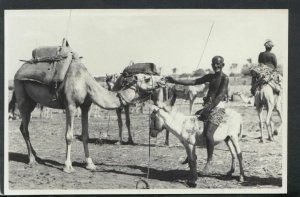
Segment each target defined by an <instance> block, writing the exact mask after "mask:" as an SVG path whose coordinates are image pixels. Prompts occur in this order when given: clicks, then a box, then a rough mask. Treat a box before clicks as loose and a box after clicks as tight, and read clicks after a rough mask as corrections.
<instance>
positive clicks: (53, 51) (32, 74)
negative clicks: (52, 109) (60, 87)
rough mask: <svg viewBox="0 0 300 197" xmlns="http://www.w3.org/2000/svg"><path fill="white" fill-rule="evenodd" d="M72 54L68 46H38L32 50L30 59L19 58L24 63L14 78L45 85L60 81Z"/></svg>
mask: <svg viewBox="0 0 300 197" xmlns="http://www.w3.org/2000/svg"><path fill="white" fill-rule="evenodd" d="M74 54H76V53H74ZM74 54H73V52H72V49H71V48H70V47H69V46H58V47H57V46H56V47H38V48H36V49H34V50H33V51H32V59H31V60H21V61H24V62H25V63H24V64H23V65H22V66H21V68H20V69H19V70H18V71H17V73H16V74H15V79H17V80H30V81H36V82H39V83H42V84H46V85H50V84H51V83H53V82H54V83H58V82H62V81H63V79H64V77H65V75H66V72H67V70H68V68H69V65H70V64H71V61H72V59H74Z"/></svg>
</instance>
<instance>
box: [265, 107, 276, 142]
mask: <svg viewBox="0 0 300 197" xmlns="http://www.w3.org/2000/svg"><path fill="white" fill-rule="evenodd" d="M273 109H274V106H273V105H271V104H269V105H268V107H267V116H266V127H267V130H268V140H270V141H273V140H274V139H273V130H272V129H273V127H272V125H271V116H272V112H273Z"/></svg>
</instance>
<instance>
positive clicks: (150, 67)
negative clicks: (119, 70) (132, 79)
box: [123, 63, 160, 75]
mask: <svg viewBox="0 0 300 197" xmlns="http://www.w3.org/2000/svg"><path fill="white" fill-rule="evenodd" d="M123 73H128V74H149V75H159V74H160V73H159V72H158V71H157V68H156V65H155V64H153V63H135V64H131V65H129V66H127V67H126V68H125V69H124V70H123Z"/></svg>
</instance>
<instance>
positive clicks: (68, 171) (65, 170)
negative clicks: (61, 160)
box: [63, 166, 75, 173]
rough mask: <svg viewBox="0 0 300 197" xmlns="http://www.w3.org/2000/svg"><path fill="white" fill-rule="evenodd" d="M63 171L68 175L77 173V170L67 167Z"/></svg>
mask: <svg viewBox="0 0 300 197" xmlns="http://www.w3.org/2000/svg"><path fill="white" fill-rule="evenodd" d="M63 171H64V172H66V173H72V172H75V169H74V168H73V167H72V166H65V167H64V169H63Z"/></svg>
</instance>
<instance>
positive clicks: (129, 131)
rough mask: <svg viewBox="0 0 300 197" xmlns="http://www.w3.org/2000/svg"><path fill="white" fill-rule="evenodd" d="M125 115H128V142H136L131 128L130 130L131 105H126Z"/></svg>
mask: <svg viewBox="0 0 300 197" xmlns="http://www.w3.org/2000/svg"><path fill="white" fill-rule="evenodd" d="M125 116H126V126H127V130H128V144H134V143H133V140H132V136H131V130H130V114H129V105H127V106H125Z"/></svg>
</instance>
